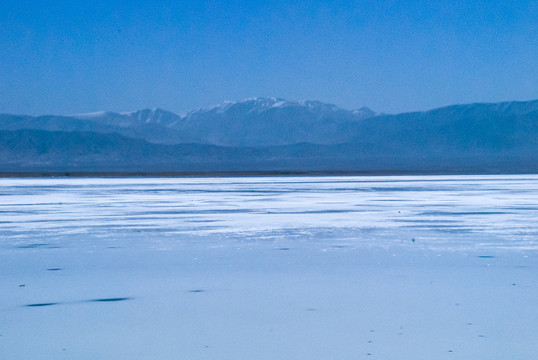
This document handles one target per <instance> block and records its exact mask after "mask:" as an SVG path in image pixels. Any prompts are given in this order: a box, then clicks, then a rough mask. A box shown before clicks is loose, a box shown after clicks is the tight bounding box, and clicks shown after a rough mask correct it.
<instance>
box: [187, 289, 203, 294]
mask: <svg viewBox="0 0 538 360" xmlns="http://www.w3.org/2000/svg"><path fill="white" fill-rule="evenodd" d="M189 292H190V293H203V292H205V290H203V289H194V290H189Z"/></svg>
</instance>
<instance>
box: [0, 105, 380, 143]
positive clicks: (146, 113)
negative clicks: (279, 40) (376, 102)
mask: <svg viewBox="0 0 538 360" xmlns="http://www.w3.org/2000/svg"><path fill="white" fill-rule="evenodd" d="M372 116H375V113H374V112H373V111H371V110H369V109H367V108H362V109H360V110H357V111H348V110H344V109H341V108H339V107H337V106H335V105H331V104H324V103H322V102H319V101H286V100H283V99H275V98H272V99H266V98H253V99H247V100H243V101H238V102H225V103H223V104H220V105H217V106H214V107H211V108H204V109H199V110H196V111H191V112H189V113H188V114H186V115H184V116H180V115H177V114H174V113H172V112H169V111H165V110H161V109H151V110H150V109H144V110H139V111H134V112H127V113H114V112H107V111H102V112H96V113H90V114H78V115H72V116H40V117H29V116H24V117H22V116H20V117H17V116H10V115H0V117H1V121H0V130H16V129H34V130H49V131H50V130H63V131H95V132H100V133H119V134H121V135H125V136H129V137H134V138H140V139H144V140H147V141H149V142H153V143H163V144H177V143H200V144H213V145H222V146H265V145H267V146H268V145H289V144H295V143H300V142H309V143H316V144H337V143H342V142H345V141H347V140H349V139H351V134H352V133H353V131H352V128H353V127H354V126H356V123H357V122H358V121H359V120H362V119H365V118H368V117H372Z"/></svg>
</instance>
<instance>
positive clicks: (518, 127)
mask: <svg viewBox="0 0 538 360" xmlns="http://www.w3.org/2000/svg"><path fill="white" fill-rule="evenodd" d="M263 170H268V171H274V170H283V171H290V170H295V171H325V170H329V171H389V172H390V171H395V172H399V171H406V172H444V173H462V172H463V173H465V172H470V173H471V172H472V173H497V172H532V173H535V172H538V101H528V102H505V103H495V104H469V105H454V106H449V107H444V108H439V109H434V110H431V111H425V112H413V113H404V114H397V115H384V114H376V113H374V112H373V111H372V110H369V109H367V108H362V109H359V110H355V111H348V110H343V109H340V108H338V107H336V106H334V105H330V104H323V103H320V102H316V101H303V102H290V101H285V100H281V99H259V98H257V99H249V100H245V101H241V102H234V103H232V102H230V103H225V104H222V105H219V106H216V107H213V108H209V109H201V110H197V111H193V112H191V113H188V114H186V115H183V116H180V115H176V114H173V113H171V112H167V111H164V110H159V109H156V110H141V111H136V112H131V113H121V114H119V113H111V112H100V113H93V114H83V115H75V116H39V117H31V116H23V115H5V114H4V115H0V171H4V172H5V171H14V172H17V171H263Z"/></svg>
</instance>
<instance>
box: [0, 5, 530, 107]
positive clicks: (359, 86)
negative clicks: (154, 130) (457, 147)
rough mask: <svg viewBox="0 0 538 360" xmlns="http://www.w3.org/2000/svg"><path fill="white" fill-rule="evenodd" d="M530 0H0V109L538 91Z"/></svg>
mask: <svg viewBox="0 0 538 360" xmlns="http://www.w3.org/2000/svg"><path fill="white" fill-rule="evenodd" d="M537 19H538V1H536V0H534V1H528V0H518V1H506V0H502V1H498V0H482V1H457V0H456V1H450V0H442V1H441V0H439V1H436V0H400V1H399V0H378V1H374V0H371V1H361V0H359V1H343V0H333V1H313V0H302V1H294V0H286V1H280V0H271V1H264V0H257V1H241V0H236V1H217V0H214V1H203V0H200V1H196V0H190V1H183V0H179V1H159V0H155V1H137V0H131V1H115V0H106V1H101V0H79V1H67V0H65V1H56V0H47V1H24V0H1V1H0V113H24V114H33V115H37V114H51V113H53V114H70V113H81V112H91V111H97V110H111V111H130V110H137V109H141V108H153V107H159V108H163V109H167V110H171V111H174V112H184V111H188V110H193V109H196V108H199V107H206V106H211V105H214V104H218V103H220V102H222V101H224V100H240V99H244V98H248V97H256V96H263V97H281V98H285V99H289V100H302V99H310V100H320V101H323V102H329V103H333V104H336V105H339V106H341V107H344V108H347V109H354V108H358V107H361V106H368V107H370V108H372V109H373V110H376V111H380V112H388V113H395V112H403V111H411V110H426V109H431V108H434V107H439V106H444V105H449V104H455V103H469V102H497V101H507V100H529V99H537V98H538V20H537Z"/></svg>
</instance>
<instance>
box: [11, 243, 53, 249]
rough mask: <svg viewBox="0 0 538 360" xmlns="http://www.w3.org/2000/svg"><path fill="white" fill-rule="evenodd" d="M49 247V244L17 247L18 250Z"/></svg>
mask: <svg viewBox="0 0 538 360" xmlns="http://www.w3.org/2000/svg"><path fill="white" fill-rule="evenodd" d="M45 246H49V244H45V243H39V244H26V245H19V246H17V247H18V248H19V249H36V248H40V247H45Z"/></svg>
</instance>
